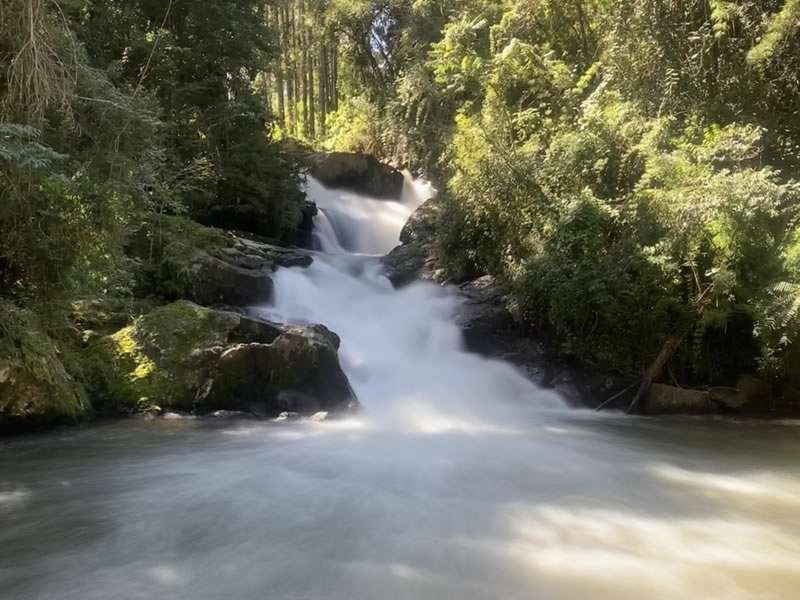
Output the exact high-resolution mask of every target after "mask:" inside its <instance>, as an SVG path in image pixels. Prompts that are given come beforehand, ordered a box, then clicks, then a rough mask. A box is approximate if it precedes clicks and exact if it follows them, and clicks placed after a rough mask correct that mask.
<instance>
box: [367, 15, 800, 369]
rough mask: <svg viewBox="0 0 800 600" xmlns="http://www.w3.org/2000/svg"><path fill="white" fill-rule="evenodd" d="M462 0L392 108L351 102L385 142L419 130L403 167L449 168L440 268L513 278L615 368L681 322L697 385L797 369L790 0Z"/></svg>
mask: <svg viewBox="0 0 800 600" xmlns="http://www.w3.org/2000/svg"><path fill="white" fill-rule="evenodd" d="M415 4H416V3H415ZM457 4H458V11H457V12H453V13H452V15H453V16H452V17H451V19H450V20H449V21H448V22H444V23H442V22H440V31H439V33H438V35H437V34H435V33H430V32H428V31H426V34H425V36H424V37H422V36H420V37H419V38H418V39H419V44H420V45H419V46H417V49H416V50H415V52H413V53H409V54H407V55H405V60H407V61H408V62H407V64H405V66H404V68H403V69H402V70H400V75H398V77H396V78H395V80H394V83H393V84H392V85H394V89H395V90H397V91H399V92H400V93H401V97H402V99H403V100H402V110H394V108H393V105H392V104H391V103H386V104H384V105H381V104H374V105H372V106H369V105H367V106H366V107H364V108H363V112H364V113H368V114H370V121H371V122H372V123H375V122H380V124H381V125H380V127H379V128H375V129H377V130H378V131H379V133H376V134H374V135H375V136H376V137H375V138H374V139H378V136H380V140H381V142H380V143H379V144H376V145H375V146H374V147H375V148H378V149H380V151H382V152H384V153H387V150H386V148H387V147H389V148H391V144H387V143H386V140H387V139H389V140H402V141H403V142H406V141H407V140H414V142H413V145H412V146H410V147H411V148H413V149H414V151H413V152H411V153H407V152H404V156H405V162H410V163H411V164H415V162H416V164H419V165H421V166H423V167H424V168H426V169H427V170H429V171H434V172H438V174H439V176H440V177H441V178H442V179H443V180H444V182H445V183H446V186H445V187H446V190H445V192H444V196H445V197H444V203H445V205H446V211H447V214H448V218H447V219H444V220H443V222H442V225H441V227H440V230H439V245H440V246H441V248H440V250H441V252H440V254H441V255H442V256H446V257H447V259H448V260H447V262H448V264H447V267H448V269H449V271H450V276H451V277H452V278H455V279H462V278H465V277H470V276H474V275H477V274H481V273H486V272H489V273H492V274H494V275H497V276H500V277H503V278H506V279H508V280H510V281H511V282H512V283H513V284H514V289H515V290H516V293H517V296H518V300H519V301H520V305H521V307H522V308H523V315H524V317H525V318H526V319H528V320H529V321H530V322H531V323H533V324H536V325H539V326H541V327H543V328H545V329H547V330H549V331H550V332H551V333H552V335H553V336H554V338H555V339H556V340H557V341H558V343H560V344H561V347H562V349H563V350H564V351H565V352H567V353H570V354H574V355H576V356H578V357H579V358H581V359H583V360H586V361H588V362H591V363H593V364H596V365H600V366H602V367H605V368H609V369H613V370H616V371H618V372H622V373H635V372H638V371H640V370H641V369H643V368H644V367H645V366H646V365H647V364H648V363H649V362H650V361H652V360H653V358H654V357H655V355H656V354H657V353H658V351H659V349H660V347H661V344H663V342H664V340H665V339H666V338H668V337H669V336H670V335H671V333H672V332H673V331H674V330H675V329H676V328H677V327H678V326H679V324H680V323H685V322H691V323H694V325H693V326H692V327H691V330H690V332H689V334H688V336H687V338H686V343H685V344H684V345H683V346H682V348H681V349H680V351H679V354H678V356H677V357H676V358H675V361H674V364H673V368H674V374H675V375H676V376H677V377H679V378H681V379H683V380H685V381H687V382H693V381H702V382H707V381H725V382H730V381H733V380H735V377H736V375H737V374H738V373H739V372H741V371H751V370H755V369H761V371H762V372H763V373H764V374H768V375H774V376H783V375H787V374H792V373H797V372H798V371H799V370H800V364H799V363H798V360H797V353H796V351H795V350H794V347H793V341H794V338H795V336H796V333H797V325H796V323H797V306H796V301H797V285H798V282H799V281H800V280H799V279H798V267H797V265H798V259H797V257H798V256H800V251H798V247H800V244H798V241H797V240H798V238H797V233H796V230H797V223H798V210H800V208H799V206H800V196H798V189H799V188H798V185H797V184H796V183H795V182H794V181H792V180H791V179H790V178H789V177H788V176H789V175H791V174H792V173H793V172H794V169H795V168H796V166H797V165H800V162H798V159H800V153H798V148H800V145H798V144H800V129H798V127H797V119H796V115H797V111H798V109H800V107H799V106H798V104H797V97H798V95H797V92H798V79H797V77H796V73H797V67H798V64H797V62H796V61H797V56H800V54H798V53H797V52H796V50H797V36H796V35H795V34H794V32H795V25H796V23H797V19H795V18H794V17H793V16H792V15H793V14H794V13H793V11H794V4H795V3H794V2H791V1H790V2H779V1H777V0H776V1H771V2H768V3H755V2H742V3H738V2H737V3H733V2H711V3H710V4H707V5H705V4H704V3H700V2H687V3H680V4H673V5H670V6H669V7H666V6H664V5H663V4H662V3H659V2H657V0H636V1H635V2H632V3H623V4H619V3H617V4H615V3H607V2H599V1H597V2H596V1H590V0H582V1H581V2H577V3H571V4H570V5H569V6H564V5H563V3H561V4H557V3H555V2H551V1H549V0H535V1H534V2H519V1H516V2H515V1H510V2H506V3H502V4H500V3H486V2H481V1H478V0H472V1H465V2H462V3H457ZM422 5H425V3H422ZM414 18H415V11H414V9H409V12H408V13H407V14H406V16H405V20H401V22H400V23H401V27H403V28H405V31H406V34H405V35H406V36H413V35H418V34H417V30H418V28H419V29H420V30H422V25H421V24H415V23H414ZM400 39H404V38H403V36H402V35H401V36H400ZM398 47H402V44H401V45H399V46H398ZM759 53H765V56H766V55H769V59H758V60H756V58H757V57H758V56H759ZM753 64H759V65H761V66H760V68H759V69H753V68H751V65H753ZM792 69H794V70H795V71H794V74H792ZM412 82H413V88H410V87H409V84H412ZM367 98H369V96H367ZM362 131H363V133H361V134H360V136H361V138H362V141H360V142H359V143H360V144H361V145H362V146H364V147H369V143H370V142H369V139H368V137H369V135H371V131H370V129H369V128H366V127H365V128H364V129H363V130H362ZM364 138H367V139H364ZM443 140H444V143H443ZM403 147H404V149H407V148H409V146H408V145H405V146H403ZM425 148H435V152H434V153H433V155H426V153H425V150H424V149H425ZM409 155H410V157H411V158H410V159H409V158H408V157H409ZM701 298H702V299H703V300H702V301H701V302H700V303H699V304H698V299H701ZM698 310H699V313H698Z"/></svg>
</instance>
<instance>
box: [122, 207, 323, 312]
mask: <svg viewBox="0 0 800 600" xmlns="http://www.w3.org/2000/svg"><path fill="white" fill-rule="evenodd" d="M128 250H129V254H131V255H132V256H133V257H134V258H136V259H138V260H139V261H140V263H141V264H142V265H143V267H142V269H141V273H142V277H141V280H142V281H141V282H140V287H141V288H143V291H144V292H145V293H147V294H149V295H155V296H159V297H163V298H165V299H167V300H177V299H188V300H191V301H193V302H196V303H198V304H202V305H205V306H210V305H217V304H225V305H230V306H248V305H251V304H256V303H263V302H268V301H269V300H270V299H271V297H272V289H273V285H272V278H271V277H270V274H271V273H272V271H274V270H275V269H276V268H278V267H295V266H300V267H307V266H308V265H310V264H311V263H312V262H313V258H312V257H311V254H310V253H309V252H307V251H305V250H299V249H286V248H280V247H277V246H273V245H271V244H267V243H263V242H259V241H255V240H251V239H248V238H246V237H242V236H237V235H235V234H232V233H229V232H225V231H222V230H219V229H214V228H211V227H205V226H203V225H198V224H197V223H194V222H192V221H188V220H187V219H183V218H181V217H172V216H161V217H158V218H154V219H153V220H152V221H150V222H148V223H146V224H145V225H144V226H143V227H142V229H141V231H140V232H139V233H138V234H137V235H136V236H134V239H133V241H132V243H131V244H130V245H129V248H128Z"/></svg>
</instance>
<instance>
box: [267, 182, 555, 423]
mask: <svg viewBox="0 0 800 600" xmlns="http://www.w3.org/2000/svg"><path fill="white" fill-rule="evenodd" d="M431 193H432V192H431V189H430V187H429V186H427V185H425V184H423V183H420V182H416V183H413V182H410V181H407V183H406V193H405V194H404V197H403V199H402V201H400V202H387V201H385V200H374V199H370V198H365V197H360V196H357V195H354V194H350V193H347V192H339V191H332V190H327V189H325V188H323V187H322V186H321V185H320V184H319V183H317V182H316V181H314V180H311V181H310V183H309V194H310V196H311V197H312V199H313V200H315V201H316V202H317V205H318V206H319V208H320V215H319V216H318V217H317V224H318V225H319V227H318V228H317V236H316V241H317V243H318V245H319V247H320V250H322V252H323V253H325V255H323V256H321V257H319V258H318V259H317V260H316V261H315V262H314V264H313V265H311V267H309V268H307V269H302V268H295V269H284V270H281V271H279V272H278V273H276V276H275V302H274V306H271V307H269V308H266V309H264V311H263V313H264V314H265V316H268V317H271V318H276V319H277V320H279V321H283V322H290V323H323V324H325V325H327V326H328V327H329V328H330V329H332V330H333V331H335V332H336V333H338V334H339V335H340V336H341V338H342V346H341V348H340V351H339V356H340V360H341V362H342V367H343V368H344V370H345V372H346V373H347V374H348V376H349V378H350V382H351V384H352V385H353V388H354V390H355V391H356V394H357V395H358V397H359V399H360V400H361V402H362V404H363V405H364V406H365V407H366V413H365V415H364V416H363V417H362V420H363V421H364V423H365V424H368V425H369V426H370V427H381V428H387V429H395V430H396V429H398V428H399V429H402V428H411V429H415V430H419V431H431V432H432V431H443V430H448V429H459V430H463V431H480V430H483V429H486V428H502V429H508V428H513V427H515V426H516V420H517V418H518V417H519V415H520V412H528V411H537V410H548V409H558V408H562V407H563V402H562V401H561V400H560V399H559V398H558V397H556V396H555V395H554V394H553V393H550V392H546V391H543V390H540V389H537V388H536V387H535V386H534V385H533V384H531V383H530V382H529V381H528V380H527V379H525V378H524V377H523V376H522V375H520V374H519V373H518V372H517V371H516V370H515V369H513V368H512V367H511V366H509V365H507V364H505V363H502V362H499V361H491V360H486V359H483V358H481V357H479V356H477V355H474V354H468V353H467V352H465V351H464V350H463V345H462V340H461V332H460V329H459V327H458V326H457V325H456V323H455V316H456V312H457V310H458V297H457V296H456V295H455V294H454V293H453V292H452V291H450V290H448V289H444V288H442V287H440V286H438V285H435V284H432V283H417V284H415V285H412V286H409V287H406V288H404V289H401V290H394V289H393V287H392V285H391V283H390V282H389V280H388V279H387V278H386V277H384V276H383V275H382V274H381V266H380V262H379V260H378V258H377V257H376V256H374V255H376V254H382V253H385V252H388V251H389V250H391V249H392V248H394V247H395V246H396V245H397V244H398V243H399V236H400V230H401V229H402V227H403V225H404V224H405V222H406V221H407V220H408V217H409V216H410V214H411V213H412V212H413V211H414V209H415V208H416V207H417V206H418V205H419V204H420V202H422V201H424V200H426V199H427V198H428V197H429V196H430V194H431ZM371 255H372V256H371Z"/></svg>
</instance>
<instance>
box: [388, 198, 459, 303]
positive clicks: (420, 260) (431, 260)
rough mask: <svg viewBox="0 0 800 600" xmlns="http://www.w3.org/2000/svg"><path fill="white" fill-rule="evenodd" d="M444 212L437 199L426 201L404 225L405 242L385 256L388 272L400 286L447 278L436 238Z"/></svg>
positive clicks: (395, 284) (397, 286)
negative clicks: (438, 223)
mask: <svg viewBox="0 0 800 600" xmlns="http://www.w3.org/2000/svg"><path fill="white" fill-rule="evenodd" d="M441 211H442V205H441V203H440V202H439V201H438V200H437V199H436V198H433V199H431V200H428V201H426V202H424V203H423V204H422V205H421V206H420V207H419V208H417V210H416V211H414V213H413V214H412V215H411V217H410V218H409V220H408V221H407V222H406V225H405V226H404V227H403V230H402V232H401V233H400V241H401V242H402V244H401V245H400V246H398V247H397V248H395V249H394V250H392V251H391V252H390V253H389V254H387V255H386V256H384V257H383V258H382V259H381V262H382V264H383V270H384V273H385V275H386V276H387V277H388V278H389V281H391V282H392V285H394V286H395V287H396V288H399V287H403V286H406V285H409V284H411V283H413V282H415V281H437V282H442V281H444V280H445V272H444V269H443V268H441V265H440V264H439V263H440V261H439V259H438V256H437V252H436V243H435V238H434V235H435V230H436V225H437V222H438V221H437V220H438V219H439V218H440V216H441Z"/></svg>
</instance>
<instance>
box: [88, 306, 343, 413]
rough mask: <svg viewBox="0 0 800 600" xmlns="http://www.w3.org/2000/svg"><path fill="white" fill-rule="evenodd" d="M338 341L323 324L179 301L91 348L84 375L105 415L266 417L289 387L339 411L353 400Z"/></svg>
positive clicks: (99, 341) (321, 404) (156, 310)
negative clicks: (287, 322) (299, 324)
mask: <svg viewBox="0 0 800 600" xmlns="http://www.w3.org/2000/svg"><path fill="white" fill-rule="evenodd" d="M337 344H338V338H336V337H335V336H334V335H333V334H331V333H330V332H327V330H326V329H324V328H320V327H319V326H317V327H311V328H296V327H288V326H284V325H278V324H274V323H269V322H267V321H261V320H258V319H253V318H250V317H246V316H243V315H240V314H236V313H232V312H226V311H220V310H212V309H208V308H203V307H201V306H198V305H196V304H193V303H191V302H187V301H178V302H175V303H173V304H170V305H167V306H163V307H160V308H157V309H155V310H154V311H152V312H151V313H149V314H148V315H146V316H144V317H142V318H140V319H137V320H136V321H135V322H134V323H133V324H132V325H130V326H129V327H125V328H123V329H121V330H119V331H117V332H116V333H114V334H113V335H110V336H106V337H104V338H101V339H100V340H98V341H96V342H95V343H93V344H91V345H90V346H89V348H88V349H87V350H86V351H85V359H84V372H85V373H86V376H87V382H88V385H89V388H90V391H91V393H92V394H93V397H95V398H96V402H95V404H96V405H97V406H98V407H99V409H101V410H106V411H120V410H124V411H132V412H135V411H145V410H154V409H171V410H180V411H187V412H188V411H197V412H209V411H213V410H222V409H226V410H241V409H245V410H252V411H253V412H258V413H262V414H265V415H266V414H272V413H274V412H275V410H274V407H275V402H276V401H277V398H278V395H279V394H280V392H282V391H284V390H288V389H293V390H302V391H303V392H304V393H305V392H307V393H309V394H315V395H316V396H315V397H319V398H320V400H319V402H318V405H319V406H320V407H325V408H321V409H322V410H335V409H336V407H337V406H338V404H341V405H346V404H347V403H348V402H351V401H354V398H353V397H352V391H351V390H350V389H349V384H348V383H347V379H346V377H345V376H344V373H342V372H341V367H340V366H339V361H338V355H337V353H336V348H337ZM234 357H238V358H239V359H240V360H234ZM325 385H328V386H330V389H331V390H333V391H331V392H330V393H329V391H328V390H326V389H325ZM345 388H346V390H345ZM278 412H280V411H278Z"/></svg>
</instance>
